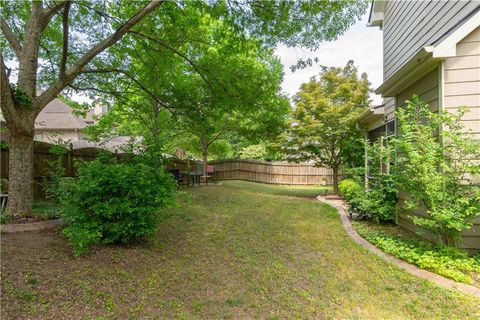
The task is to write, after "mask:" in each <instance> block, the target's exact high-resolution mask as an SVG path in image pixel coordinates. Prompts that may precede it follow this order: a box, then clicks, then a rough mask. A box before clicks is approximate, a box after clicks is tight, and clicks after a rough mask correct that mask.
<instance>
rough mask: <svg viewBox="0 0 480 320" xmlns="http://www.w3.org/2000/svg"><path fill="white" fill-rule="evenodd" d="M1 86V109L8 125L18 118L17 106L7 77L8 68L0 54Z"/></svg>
mask: <svg viewBox="0 0 480 320" xmlns="http://www.w3.org/2000/svg"><path fill="white" fill-rule="evenodd" d="M0 69H1V70H0V86H1V95H0V96H1V99H2V100H1V103H0V106H1V109H2V112H3V115H4V116H5V120H7V123H12V120H13V119H14V118H15V117H16V111H15V106H14V104H13V99H12V93H11V91H10V82H9V81H8V76H7V67H6V66H5V62H4V60H3V55H2V54H1V53H0Z"/></svg>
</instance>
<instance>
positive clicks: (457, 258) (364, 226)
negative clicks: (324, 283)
mask: <svg viewBox="0 0 480 320" xmlns="http://www.w3.org/2000/svg"><path fill="white" fill-rule="evenodd" d="M352 226H353V227H354V229H355V230H356V231H357V232H358V234H360V235H361V236H362V237H363V238H364V239H366V240H367V241H369V242H370V243H372V244H374V245H375V246H377V247H378V248H380V249H381V250H383V251H384V252H386V253H388V254H390V255H392V256H394V257H397V258H399V259H401V260H403V261H406V262H408V263H411V264H414V265H416V266H417V267H419V268H421V269H425V270H428V271H431V272H434V273H436V274H439V275H441V276H444V277H446V278H449V279H452V280H455V281H458V282H462V283H466V284H470V285H473V286H476V287H479V288H480V254H476V255H474V256H469V255H468V254H467V252H465V251H463V250H460V249H456V248H450V247H446V246H442V245H433V244H431V243H429V242H426V241H423V240H422V239H421V238H419V237H416V236H415V235H414V234H411V233H409V232H407V231H404V230H403V229H401V228H400V227H398V226H396V225H394V224H388V225H379V224H375V223H371V222H368V221H352Z"/></svg>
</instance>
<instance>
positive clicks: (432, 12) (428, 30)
mask: <svg viewBox="0 0 480 320" xmlns="http://www.w3.org/2000/svg"><path fill="white" fill-rule="evenodd" d="M479 8H480V2H479V1H475V0H470V1H464V0H460V1H433V0H429V1H388V2H387V4H386V6H385V13H384V16H385V18H384V21H383V52H384V61H383V65H384V70H383V71H384V74H383V75H384V80H386V79H388V78H389V77H390V76H392V75H393V74H394V73H395V72H396V71H397V70H398V69H399V68H400V67H401V66H403V65H404V64H405V63H406V62H407V61H408V60H409V59H410V58H411V57H412V56H413V55H414V54H415V53H417V52H418V51H419V50H420V49H421V48H422V47H423V46H426V45H430V44H432V43H433V42H434V41H436V40H438V39H439V38H441V37H442V36H443V35H444V34H446V33H447V32H448V31H449V30H450V29H451V28H453V27H454V26H455V25H457V24H458V23H459V22H460V21H461V20H462V19H463V18H465V17H466V16H467V15H468V14H470V13H471V12H473V11H474V10H478V9H479ZM462 50H466V51H468V50H471V48H469V47H468V46H466V47H465V48H462Z"/></svg>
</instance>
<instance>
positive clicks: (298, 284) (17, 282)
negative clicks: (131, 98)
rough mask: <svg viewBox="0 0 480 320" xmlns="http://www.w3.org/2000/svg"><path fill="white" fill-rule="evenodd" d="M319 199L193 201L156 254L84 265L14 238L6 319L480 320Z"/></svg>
mask: <svg viewBox="0 0 480 320" xmlns="http://www.w3.org/2000/svg"><path fill="white" fill-rule="evenodd" d="M302 189H304V190H303V191H302ZM317 189H318V187H317ZM314 191H315V190H312V188H311V187H306V188H302V187H287V186H271V185H266V184H254V183H249V182H240V181H231V182H230V181H229V182H222V185H219V186H208V187H202V188H195V189H188V190H187V191H186V192H188V194H189V195H190V197H188V200H186V201H185V202H181V203H180V204H179V207H178V208H174V209H171V208H170V209H162V211H165V212H167V213H174V214H175V215H174V216H172V217H171V218H170V219H169V220H167V221H165V223H164V224H162V225H161V226H160V228H159V230H158V232H157V233H156V234H155V236H154V237H153V238H152V240H151V241H150V242H141V243H132V244H129V245H124V246H118V245H115V246H101V247H98V248H95V249H96V250H92V252H91V253H89V254H86V255H84V256H81V257H80V258H75V257H74V256H73V255H72V252H71V249H70V247H69V245H68V243H67V242H66V241H65V240H64V239H63V238H62V237H60V236H59V235H58V234H57V233H55V232H32V233H20V234H6V235H3V236H2V239H1V241H2V246H1V250H2V260H1V267H2V269H1V271H2V288H1V290H2V299H1V307H2V308H1V317H2V319H28V318H30V319H32V318H35V319H65V318H72V319H80V318H87V319H102V318H103V319H129V318H137V319H152V318H153V319H155V318H160V319H165V318H167V319H248V318H252V319H293V318H294V319H332V318H342V319H445V318H452V319H476V318H480V310H479V308H478V306H479V305H480V300H479V299H476V298H473V297H470V296H465V295H461V294H459V293H456V292H454V291H448V290H445V289H442V288H439V287H437V286H435V285H433V284H432V283H430V282H428V281H425V280H421V279H418V278H415V277H413V276H411V275H409V274H407V273H406V272H404V271H402V270H400V269H398V268H397V267H395V266H393V265H391V264H389V263H388V262H386V261H384V260H382V259H381V258H379V257H377V256H375V255H373V254H371V253H369V252H368V251H367V250H364V249H363V248H361V247H359V246H358V245H357V244H355V243H354V242H353V241H352V240H351V239H350V238H349V237H348V236H347V235H346V233H345V232H344V229H343V227H342V225H341V223H340V221H339V218H338V213H337V212H336V211H335V210H334V209H333V208H331V207H329V206H328V205H325V204H322V203H320V202H319V201H317V200H315V197H314V196H315V192H314Z"/></svg>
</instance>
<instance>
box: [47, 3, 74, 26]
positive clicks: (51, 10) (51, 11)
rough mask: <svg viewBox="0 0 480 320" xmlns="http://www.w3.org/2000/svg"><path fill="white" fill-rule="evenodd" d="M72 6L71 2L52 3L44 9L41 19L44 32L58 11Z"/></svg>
mask: <svg viewBox="0 0 480 320" xmlns="http://www.w3.org/2000/svg"><path fill="white" fill-rule="evenodd" d="M70 4H71V3H70V1H61V2H60V3H57V2H55V1H52V3H51V5H49V6H47V7H46V8H45V9H43V11H42V19H41V26H42V31H43V29H45V28H46V27H47V26H48V23H49V22H50V20H51V19H52V17H53V16H54V15H55V14H56V13H57V12H58V10H60V9H61V8H62V7H63V6H65V5H68V6H70Z"/></svg>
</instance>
